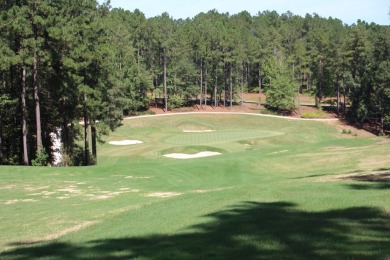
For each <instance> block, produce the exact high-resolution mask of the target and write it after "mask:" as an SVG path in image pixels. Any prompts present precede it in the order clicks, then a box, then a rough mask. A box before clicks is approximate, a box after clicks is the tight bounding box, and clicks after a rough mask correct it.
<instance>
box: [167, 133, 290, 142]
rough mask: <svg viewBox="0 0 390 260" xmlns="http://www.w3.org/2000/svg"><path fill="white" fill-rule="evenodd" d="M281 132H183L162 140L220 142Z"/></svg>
mask: <svg viewBox="0 0 390 260" xmlns="http://www.w3.org/2000/svg"><path fill="white" fill-rule="evenodd" d="M283 134H284V133H283V132H276V131H264V130H230V131H215V132H205V133H184V134H179V135H174V136H170V137H168V138H166V139H165V140H164V141H165V142H166V143H169V144H180V145H200V144H212V143H220V142H232V141H241V140H248V139H258V138H266V137H272V136H278V135H283Z"/></svg>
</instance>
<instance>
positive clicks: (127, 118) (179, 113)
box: [124, 111, 339, 122]
mask: <svg viewBox="0 0 390 260" xmlns="http://www.w3.org/2000/svg"><path fill="white" fill-rule="evenodd" d="M199 114H225V115H249V116H261V117H272V118H281V119H288V120H301V121H324V122H327V121H339V119H338V118H325V119H308V118H298V117H289V116H275V115H267V114H255V113H244V112H230V111H229V112H228V111H226V112H184V113H181V112H167V113H165V114H158V115H145V116H130V117H126V118H124V119H125V120H131V119H137V118H150V117H151V118H153V117H158V116H175V115H199Z"/></svg>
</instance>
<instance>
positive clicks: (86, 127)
mask: <svg viewBox="0 0 390 260" xmlns="http://www.w3.org/2000/svg"><path fill="white" fill-rule="evenodd" d="M84 158H85V165H86V166H88V165H90V158H89V118H88V108H87V96H86V95H84Z"/></svg>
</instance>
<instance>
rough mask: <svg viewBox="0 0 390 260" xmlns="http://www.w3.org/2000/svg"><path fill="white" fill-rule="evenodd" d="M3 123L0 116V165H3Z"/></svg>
mask: <svg viewBox="0 0 390 260" xmlns="http://www.w3.org/2000/svg"><path fill="white" fill-rule="evenodd" d="M2 137H3V122H2V119H1V114H0V165H1V164H3V140H2Z"/></svg>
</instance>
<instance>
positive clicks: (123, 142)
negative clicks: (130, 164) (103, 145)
mask: <svg viewBox="0 0 390 260" xmlns="http://www.w3.org/2000/svg"><path fill="white" fill-rule="evenodd" d="M109 144H112V145H134V144H143V142H142V141H139V140H123V141H111V142H109Z"/></svg>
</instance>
